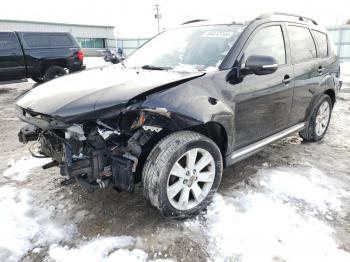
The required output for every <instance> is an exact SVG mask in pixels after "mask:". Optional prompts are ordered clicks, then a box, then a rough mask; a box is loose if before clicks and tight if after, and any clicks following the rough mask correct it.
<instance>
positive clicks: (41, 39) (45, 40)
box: [23, 34, 50, 47]
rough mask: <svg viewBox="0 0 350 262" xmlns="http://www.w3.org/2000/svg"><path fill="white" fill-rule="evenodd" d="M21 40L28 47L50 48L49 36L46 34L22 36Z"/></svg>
mask: <svg viewBox="0 0 350 262" xmlns="http://www.w3.org/2000/svg"><path fill="white" fill-rule="evenodd" d="M23 39H24V41H25V42H26V44H27V46H29V47H50V40H49V36H48V35H46V34H45V35H44V34H24V35H23Z"/></svg>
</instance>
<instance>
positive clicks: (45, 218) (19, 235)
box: [0, 158, 75, 261]
mask: <svg viewBox="0 0 350 262" xmlns="http://www.w3.org/2000/svg"><path fill="white" fill-rule="evenodd" d="M46 161H47V160H46ZM43 163H45V162H44V161H43V160H42V159H40V160H38V159H35V158H22V159H21V160H19V161H17V162H12V165H11V167H10V168H9V169H7V170H6V171H5V172H4V174H3V175H4V176H7V177H10V178H12V179H13V180H14V181H17V180H19V181H24V180H25V178H26V177H27V176H28V175H29V174H30V169H32V168H34V167H37V166H39V165H42V164H43ZM0 210H2V211H1V212H0V221H1V223H0V261H9V260H10V261H19V260H21V258H22V257H23V256H24V255H26V254H27V253H28V252H29V251H30V250H33V249H35V248H37V247H40V246H45V245H50V244H52V243H57V242H60V241H63V240H66V239H68V238H69V237H70V235H71V234H72V233H73V232H74V230H75V229H74V227H73V226H64V227H62V226H59V225H56V224H55V223H54V222H52V221H51V219H50V215H51V213H50V212H49V211H47V210H46V209H42V208H38V207H35V206H34V205H33V198H32V196H31V193H30V191H28V190H26V189H19V188H18V187H16V185H15V184H14V183H12V184H10V185H3V186H1V187H0Z"/></svg>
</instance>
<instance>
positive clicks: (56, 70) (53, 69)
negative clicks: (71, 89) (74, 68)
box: [43, 65, 67, 82]
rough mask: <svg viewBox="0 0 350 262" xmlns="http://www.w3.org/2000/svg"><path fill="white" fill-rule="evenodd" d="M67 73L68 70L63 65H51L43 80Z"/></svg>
mask: <svg viewBox="0 0 350 262" xmlns="http://www.w3.org/2000/svg"><path fill="white" fill-rule="evenodd" d="M65 74H67V72H66V70H64V68H63V67H60V66H56V65H54V66H50V67H49V68H48V69H47V70H46V71H45V74H44V77H43V80H44V82H47V81H50V80H52V79H55V78H57V77H60V76H63V75H65Z"/></svg>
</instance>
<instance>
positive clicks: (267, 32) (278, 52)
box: [244, 25, 286, 65]
mask: <svg viewBox="0 0 350 262" xmlns="http://www.w3.org/2000/svg"><path fill="white" fill-rule="evenodd" d="M251 55H261V56H272V57H273V58H275V59H276V60H277V61H278V64H279V65H284V64H286V50H285V45H284V39H283V34H282V29H281V26H279V25H276V26H268V27H265V28H263V29H261V30H260V31H259V32H258V33H256V34H255V35H254V36H253V39H252V40H251V41H250V43H249V44H248V47H247V49H246V50H245V52H244V56H245V58H246V59H247V58H248V57H249V56H251Z"/></svg>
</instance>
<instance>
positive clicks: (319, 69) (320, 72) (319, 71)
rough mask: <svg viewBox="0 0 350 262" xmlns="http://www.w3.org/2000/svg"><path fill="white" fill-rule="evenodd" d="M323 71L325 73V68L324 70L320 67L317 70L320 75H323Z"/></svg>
mask: <svg viewBox="0 0 350 262" xmlns="http://www.w3.org/2000/svg"><path fill="white" fill-rule="evenodd" d="M323 71H324V68H323V67H322V66H320V67H319V68H318V69H317V72H318V73H319V74H322V73H323Z"/></svg>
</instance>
